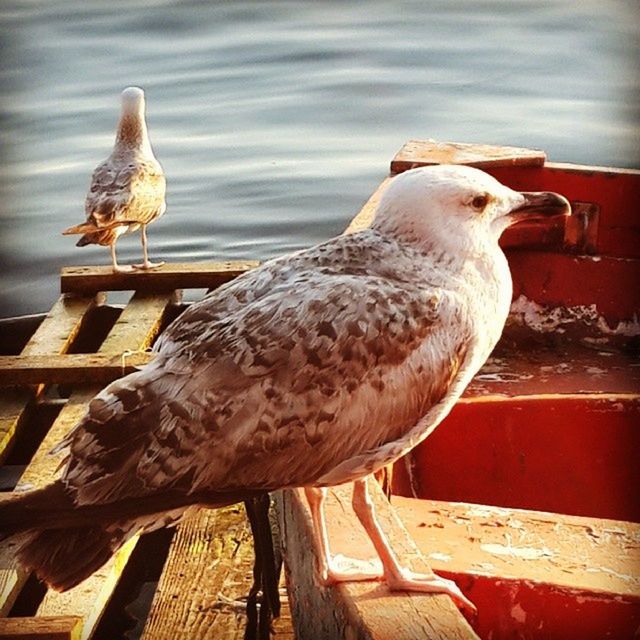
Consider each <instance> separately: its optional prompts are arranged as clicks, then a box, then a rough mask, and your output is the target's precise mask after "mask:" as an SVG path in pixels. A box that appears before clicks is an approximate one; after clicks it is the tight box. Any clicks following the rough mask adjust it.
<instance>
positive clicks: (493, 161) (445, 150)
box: [391, 140, 546, 173]
mask: <svg viewBox="0 0 640 640" xmlns="http://www.w3.org/2000/svg"><path fill="white" fill-rule="evenodd" d="M545 159H546V154H545V153H544V151H541V150H539V149H525V148H522V147H505V146H496V145H488V144H463V143H459V142H436V141H435V140H409V142H407V143H406V144H405V145H403V147H402V148H401V149H400V151H398V153H397V154H396V156H395V158H394V159H393V160H392V161H391V173H401V172H402V171H407V170H408V169H413V168H415V167H421V166H425V165H430V164H466V165H471V166H473V167H479V168H482V169H486V168H488V167H505V166H506V167H513V166H527V167H541V166H542V165H543V164H544V162H545Z"/></svg>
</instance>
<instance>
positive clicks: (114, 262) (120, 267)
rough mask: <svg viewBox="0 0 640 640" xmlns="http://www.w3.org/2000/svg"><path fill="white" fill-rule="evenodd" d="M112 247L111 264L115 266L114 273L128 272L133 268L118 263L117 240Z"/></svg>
mask: <svg viewBox="0 0 640 640" xmlns="http://www.w3.org/2000/svg"><path fill="white" fill-rule="evenodd" d="M109 248H110V249H111V265H112V267H113V271H114V273H127V272H129V271H132V270H133V267H130V266H129V265H120V264H118V260H117V258H116V241H115V240H114V241H113V242H112V243H111V245H110V247H109Z"/></svg>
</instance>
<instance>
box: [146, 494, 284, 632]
mask: <svg viewBox="0 0 640 640" xmlns="http://www.w3.org/2000/svg"><path fill="white" fill-rule="evenodd" d="M253 557H254V555H253V543H252V537H251V530H250V528H249V525H248V523H247V519H246V517H245V513H244V507H243V506H242V505H233V506H230V507H225V508H222V509H216V510H210V509H202V510H200V511H198V512H197V513H195V514H193V515H192V516H191V517H189V518H187V519H186V520H184V521H183V522H182V523H181V524H180V527H179V529H178V530H177V532H176V534H175V536H174V538H173V541H172V544H171V548H170V549H169V555H168V556H167V561H166V564H165V568H164V571H163V572H162V576H161V578H160V582H159V584H158V588H157V590H156V594H155V597H154V599H153V604H152V606H151V611H150V613H149V617H148V618H147V622H146V625H145V628H144V632H143V634H142V640H173V639H174V638H181V637H189V639H190V640H206V639H207V638H211V637H216V638H226V639H228V640H241V639H242V638H243V637H244V628H245V623H246V618H245V610H244V606H243V602H241V599H242V598H244V597H246V595H247V594H248V593H249V589H250V588H251V583H252V568H253ZM283 605H286V601H285V602H283ZM287 613H288V610H287V608H286V607H285V606H283V615H282V616H281V617H280V618H279V619H278V620H275V621H274V629H275V631H276V633H277V638H278V640H289V639H290V640H293V637H294V636H293V633H292V629H291V622H290V619H289V617H288V615H287Z"/></svg>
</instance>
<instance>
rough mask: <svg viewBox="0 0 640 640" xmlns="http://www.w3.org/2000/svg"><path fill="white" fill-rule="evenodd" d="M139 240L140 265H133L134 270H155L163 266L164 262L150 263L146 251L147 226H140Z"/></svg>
mask: <svg viewBox="0 0 640 640" xmlns="http://www.w3.org/2000/svg"><path fill="white" fill-rule="evenodd" d="M140 239H141V241H142V264H136V265H134V266H135V268H136V269H155V268H156V267H160V266H162V265H163V264H164V262H151V260H149V254H148V251H147V225H146V224H142V225H140Z"/></svg>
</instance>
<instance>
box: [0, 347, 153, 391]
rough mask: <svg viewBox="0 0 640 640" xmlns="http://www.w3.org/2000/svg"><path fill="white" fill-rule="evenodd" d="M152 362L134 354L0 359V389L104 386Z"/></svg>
mask: <svg viewBox="0 0 640 640" xmlns="http://www.w3.org/2000/svg"><path fill="white" fill-rule="evenodd" d="M152 358H153V354H152V353H148V352H141V351H136V352H132V353H126V352H125V353H124V354H123V355H109V354H103V353H74V354H65V355H57V356H55V355H52V356H0V387H11V386H19V385H29V384H38V383H46V384H57V383H60V382H62V383H65V384H78V383H83V382H86V381H87V380H91V382H92V383H95V384H106V383H107V382H111V381H112V380H115V379H116V378H120V377H121V376H123V375H126V374H128V373H131V372H133V371H135V370H136V368H139V367H141V366H143V365H145V364H147V363H148V362H150V361H151V359H152Z"/></svg>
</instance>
